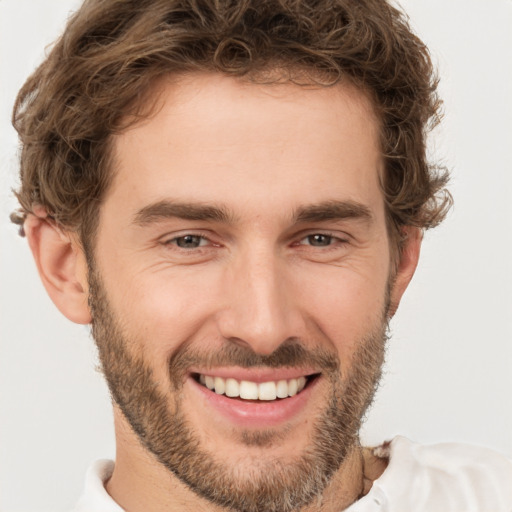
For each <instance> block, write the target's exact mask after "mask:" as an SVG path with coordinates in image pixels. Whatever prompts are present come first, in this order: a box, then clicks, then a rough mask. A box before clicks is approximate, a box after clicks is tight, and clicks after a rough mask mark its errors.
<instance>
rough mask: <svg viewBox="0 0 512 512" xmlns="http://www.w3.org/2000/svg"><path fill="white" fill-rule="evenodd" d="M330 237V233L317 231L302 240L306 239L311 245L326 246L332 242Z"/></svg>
mask: <svg viewBox="0 0 512 512" xmlns="http://www.w3.org/2000/svg"><path fill="white" fill-rule="evenodd" d="M332 239H333V237H332V236H330V235H324V234H322V233H317V234H314V235H309V236H307V237H306V238H305V239H304V240H307V242H308V244H309V245H311V246H313V247H328V246H329V245H331V244H332Z"/></svg>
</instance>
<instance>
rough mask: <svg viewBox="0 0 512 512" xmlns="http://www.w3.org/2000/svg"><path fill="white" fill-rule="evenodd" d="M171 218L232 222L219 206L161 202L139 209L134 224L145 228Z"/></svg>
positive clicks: (227, 213)
mask: <svg viewBox="0 0 512 512" xmlns="http://www.w3.org/2000/svg"><path fill="white" fill-rule="evenodd" d="M172 218H177V219H184V220H207V221H213V222H223V223H230V222H233V215H231V214H230V212H229V211H228V210H227V209H226V208H223V207H220V206H214V205H209V204H200V203H199V204H196V203H194V204H192V203H180V202H175V201H170V200H162V201H158V202H156V203H153V204H150V205H148V206H144V207H143V208H141V209H140V210H139V211H138V212H137V213H136V214H135V216H134V223H135V224H138V225H140V226H146V225H148V224H151V223H153V222H158V221H161V220H166V219H172Z"/></svg>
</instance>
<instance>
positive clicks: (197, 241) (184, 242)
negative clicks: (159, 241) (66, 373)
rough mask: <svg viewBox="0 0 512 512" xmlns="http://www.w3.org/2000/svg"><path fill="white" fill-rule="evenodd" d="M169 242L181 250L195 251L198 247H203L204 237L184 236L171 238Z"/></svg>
mask: <svg viewBox="0 0 512 512" xmlns="http://www.w3.org/2000/svg"><path fill="white" fill-rule="evenodd" d="M171 242H172V243H174V244H175V245H177V246H178V247H180V248H181V249H197V248H198V247H200V246H202V245H204V244H205V243H206V240H205V239H204V237H202V236H199V235H184V236H179V237H177V238H173V239H172V240H171Z"/></svg>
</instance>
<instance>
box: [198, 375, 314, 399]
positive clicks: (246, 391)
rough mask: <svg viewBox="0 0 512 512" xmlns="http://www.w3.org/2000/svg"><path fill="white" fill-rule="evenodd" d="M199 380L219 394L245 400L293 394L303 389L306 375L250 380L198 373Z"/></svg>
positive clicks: (274, 397)
mask: <svg viewBox="0 0 512 512" xmlns="http://www.w3.org/2000/svg"><path fill="white" fill-rule="evenodd" d="M199 382H201V384H203V385H205V386H206V387H207V388H208V389H211V390H212V391H215V393H217V394H219V395H226V396H229V397H231V398H235V397H240V398H243V399H245V400H275V399H276V398H287V397H289V396H294V395H296V394H297V393H299V392H300V391H302V390H303V389H304V386H305V385H306V377H299V378H297V379H288V380H278V381H269V382H260V383H258V382H251V381H248V380H242V381H238V380H236V379H231V378H228V379H223V378H222V377H211V376H209V375H199Z"/></svg>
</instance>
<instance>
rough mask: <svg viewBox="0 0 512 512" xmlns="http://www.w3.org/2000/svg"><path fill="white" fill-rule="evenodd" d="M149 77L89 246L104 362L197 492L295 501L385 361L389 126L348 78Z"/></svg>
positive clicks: (341, 440) (336, 456) (142, 433)
mask: <svg viewBox="0 0 512 512" xmlns="http://www.w3.org/2000/svg"><path fill="white" fill-rule="evenodd" d="M157 92H158V93H159V96H158V98H159V100H158V104H159V109H158V110H157V112H156V113H155V114H154V115H153V116H152V117H151V118H150V119H148V120H146V121H144V122H140V123H139V124H137V125H135V126H134V127H133V128H131V129H129V130H127V131H126V132H124V133H122V134H121V135H117V136H116V137H115V139H114V158H115V172H116V174H115V178H114V181H113V184H112V186H111V188H110V191H109V192H108V194H107V196H106V198H105V201H104V203H103V205H102V208H101V212H100V223H99V228H98V233H97V239H96V244H95V249H94V255H89V256H90V258H89V262H90V267H91V268H90V276H89V279H90V283H89V284H90V304H91V308H92V313H93V331H94V336H95V339H96V342H97V344H98V347H99V351H100V357H101V360H102V364H103V367H104V372H105V375H106V377H107V380H108V383H109V386H110V389H111V391H112V394H113V397H114V399H115V401H116V403H117V406H118V407H119V408H120V410H121V411H122V412H123V416H124V418H125V420H126V421H127V422H128V423H129V425H130V428H131V429H132V430H133V431H134V432H135V433H136V434H137V436H138V439H139V442H140V443H141V444H142V445H144V446H145V447H146V448H148V449H149V451H150V452H151V453H152V454H153V456H154V457H155V458H156V459H157V460H158V461H159V463H160V464H162V465H163V466H165V467H166V468H167V469H168V470H170V471H171V473H172V474H173V475H175V476H176V477H178V478H179V479H181V480H182V481H183V482H185V483H186V484H187V485H188V486H189V487H190V488H192V489H193V490H194V491H195V492H196V493H198V494H199V495H201V496H203V497H205V498H207V499H209V500H211V501H213V502H215V503H217V504H220V505H224V506H230V507H233V508H235V509H238V510H244V511H253V510H254V511H257V510H294V509H296V508H298V507H300V506H303V505H305V504H307V503H308V502H310V501H311V499H312V498H313V497H314V496H315V495H317V494H319V493H320V492H321V491H322V490H323V489H324V487H325V486H326V485H327V483H328V482H329V480H330V478H331V477H332V476H333V475H334V474H335V473H336V472H337V471H338V470H339V468H340V467H341V466H342V465H343V462H344V460H345V457H346V456H347V454H348V453H349V452H350V450H351V449H352V448H353V446H354V445H355V443H357V433H358V429H359V426H360V419H361V417H362V415H363V413H364V410H365V408H366V407H367V405H368V403H369V401H370V400H371V397H372V395H373V392H374V388H375V385H376V382H377V381H378V376H379V372H380V366H381V363H382V358H383V350H384V341H385V326H386V320H387V312H388V307H389V300H390V298H391V299H392V298H393V294H394V293H395V291H394V288H393V286H392V284H391V282H392V279H391V276H390V269H391V266H390V259H391V258H390V247H389V241H388V236H387V229H386V221H385V210H384V201H383V196H382V193H381V190H380V187H379V176H380V173H381V171H382V161H381V157H380V153H379V148H378V133H377V122H376V120H375V118H374V115H373V113H372V110H371V107H370V104H369V102H368V101H367V99H366V97H365V96H364V95H363V94H362V93H360V92H358V91H356V90H355V89H353V88H351V87H348V86H336V87H331V88H320V89H317V88H304V87H299V86H296V85H293V84H280V85H273V86H270V85H254V84H247V83H242V82H240V81H237V80H235V79H232V78H227V77H221V76H216V75H192V76H189V77H187V78H183V79H181V80H180V81H177V82H174V83H171V82H167V83H162V84H160V85H159V90H158V91H155V94H156V93H157ZM333 447H334V449H333Z"/></svg>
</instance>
